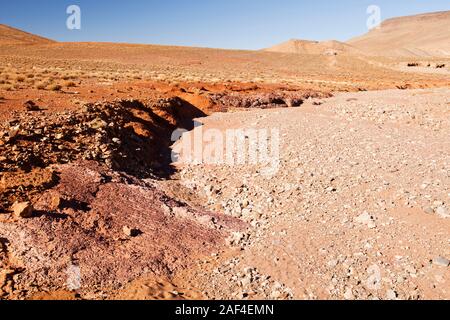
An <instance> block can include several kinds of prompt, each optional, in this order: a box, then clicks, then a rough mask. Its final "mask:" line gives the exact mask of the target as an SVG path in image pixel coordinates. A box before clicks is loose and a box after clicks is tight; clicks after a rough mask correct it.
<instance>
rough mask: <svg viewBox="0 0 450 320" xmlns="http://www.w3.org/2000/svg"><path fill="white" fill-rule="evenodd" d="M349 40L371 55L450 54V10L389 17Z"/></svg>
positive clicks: (349, 42) (423, 55) (424, 55)
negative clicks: (364, 33)
mask: <svg viewBox="0 0 450 320" xmlns="http://www.w3.org/2000/svg"><path fill="white" fill-rule="evenodd" d="M347 43H348V44H350V45H352V46H354V47H356V48H358V49H360V50H361V51H365V52H366V53H368V54H370V55H383V56H422V57H426V56H450V11H443V12H435V13H427V14H420V15H416V16H408V17H400V18H393V19H389V20H386V21H385V22H383V23H382V24H381V27H380V28H379V29H374V30H372V31H370V32H369V33H367V34H366V35H363V36H361V37H357V38H354V39H351V40H350V41H348V42H347Z"/></svg>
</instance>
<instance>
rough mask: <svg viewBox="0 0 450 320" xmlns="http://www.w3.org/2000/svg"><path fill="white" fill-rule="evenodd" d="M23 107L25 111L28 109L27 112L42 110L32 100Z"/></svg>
mask: <svg viewBox="0 0 450 320" xmlns="http://www.w3.org/2000/svg"><path fill="white" fill-rule="evenodd" d="M23 106H24V107H25V109H27V111H40V110H41V108H40V107H39V106H38V105H37V104H36V103H34V102H33V101H31V100H28V101H27V102H25V103H24V105H23Z"/></svg>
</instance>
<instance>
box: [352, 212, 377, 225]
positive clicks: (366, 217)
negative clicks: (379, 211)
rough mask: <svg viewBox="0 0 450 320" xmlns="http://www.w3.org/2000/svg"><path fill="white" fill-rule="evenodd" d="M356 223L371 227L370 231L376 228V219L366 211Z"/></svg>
mask: <svg viewBox="0 0 450 320" xmlns="http://www.w3.org/2000/svg"><path fill="white" fill-rule="evenodd" d="M355 222H357V223H360V224H364V225H367V227H369V229H374V228H376V224H375V219H374V217H373V216H371V215H370V214H369V213H368V212H367V211H365V212H364V213H362V214H361V215H360V216H358V217H357V218H355Z"/></svg>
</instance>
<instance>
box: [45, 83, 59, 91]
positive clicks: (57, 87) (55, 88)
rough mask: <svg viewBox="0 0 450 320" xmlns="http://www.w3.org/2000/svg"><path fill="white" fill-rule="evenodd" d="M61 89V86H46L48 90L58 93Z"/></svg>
mask: <svg viewBox="0 0 450 320" xmlns="http://www.w3.org/2000/svg"><path fill="white" fill-rule="evenodd" d="M61 89H62V86H61V85H59V84H51V85H49V86H48V90H51V91H60V90H61Z"/></svg>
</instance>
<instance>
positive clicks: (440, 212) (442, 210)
mask: <svg viewBox="0 0 450 320" xmlns="http://www.w3.org/2000/svg"><path fill="white" fill-rule="evenodd" d="M436 214H437V215H439V216H440V217H441V218H449V217H450V215H449V214H448V212H447V209H446V208H445V207H439V208H437V209H436Z"/></svg>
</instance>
